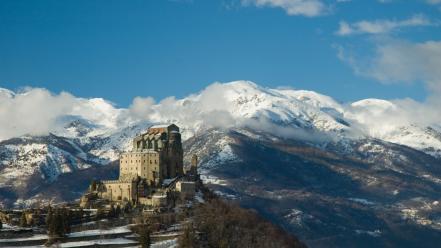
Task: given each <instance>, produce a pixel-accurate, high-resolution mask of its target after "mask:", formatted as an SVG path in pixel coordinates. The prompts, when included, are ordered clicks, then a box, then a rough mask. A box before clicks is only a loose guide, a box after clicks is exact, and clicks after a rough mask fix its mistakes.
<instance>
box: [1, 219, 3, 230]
mask: <svg viewBox="0 0 441 248" xmlns="http://www.w3.org/2000/svg"><path fill="white" fill-rule="evenodd" d="M2 228H3V222H2V220H0V229H2Z"/></svg>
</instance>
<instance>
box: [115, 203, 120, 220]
mask: <svg viewBox="0 0 441 248" xmlns="http://www.w3.org/2000/svg"><path fill="white" fill-rule="evenodd" d="M115 213H116V216H117V217H119V216H120V215H121V206H120V205H118V206H116V210H115Z"/></svg>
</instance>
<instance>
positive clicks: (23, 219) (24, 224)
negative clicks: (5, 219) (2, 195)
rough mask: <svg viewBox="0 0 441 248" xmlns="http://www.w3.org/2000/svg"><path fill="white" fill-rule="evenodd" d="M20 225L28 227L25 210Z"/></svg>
mask: <svg viewBox="0 0 441 248" xmlns="http://www.w3.org/2000/svg"><path fill="white" fill-rule="evenodd" d="M20 226H21V227H27V226H28V221H27V220H26V213H25V212H24V211H23V212H22V213H21V218H20Z"/></svg>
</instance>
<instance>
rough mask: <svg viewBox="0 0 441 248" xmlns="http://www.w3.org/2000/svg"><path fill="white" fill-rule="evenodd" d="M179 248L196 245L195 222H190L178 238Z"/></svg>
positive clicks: (192, 247)
mask: <svg viewBox="0 0 441 248" xmlns="http://www.w3.org/2000/svg"><path fill="white" fill-rule="evenodd" d="M178 247H179V248H194V247H197V245H196V232H195V231H194V228H193V224H191V223H190V224H188V225H186V226H185V228H184V233H183V234H182V235H181V236H180V237H179V239H178Z"/></svg>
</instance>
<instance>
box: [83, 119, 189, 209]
mask: <svg viewBox="0 0 441 248" xmlns="http://www.w3.org/2000/svg"><path fill="white" fill-rule="evenodd" d="M119 164H120V168H119V179H118V180H105V181H102V182H98V183H97V184H96V185H92V186H91V189H90V193H92V194H89V195H87V194H86V195H85V196H84V197H83V199H82V202H88V200H90V198H91V197H93V196H94V195H95V196H96V197H99V198H101V199H106V200H109V201H112V202H130V203H133V204H143V205H151V206H161V205H166V204H167V201H168V200H169V198H170V193H171V192H173V193H176V192H179V193H181V195H182V196H183V197H186V195H187V194H191V193H192V192H194V187H195V185H194V180H193V179H194V178H195V177H194V176H196V174H197V170H196V166H197V157H196V156H194V157H193V159H192V165H191V168H190V169H189V170H187V173H186V174H184V164H183V149H182V141H181V134H180V132H179V127H178V126H176V125H174V124H169V125H156V126H152V127H150V128H149V129H148V130H147V132H145V133H142V134H140V135H138V136H136V137H135V138H134V139H133V147H132V150H131V151H128V152H125V153H122V154H121V155H120V160H119ZM193 174H195V175H193ZM189 178H191V179H192V180H188V179H189ZM93 193H95V194H93Z"/></svg>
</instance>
